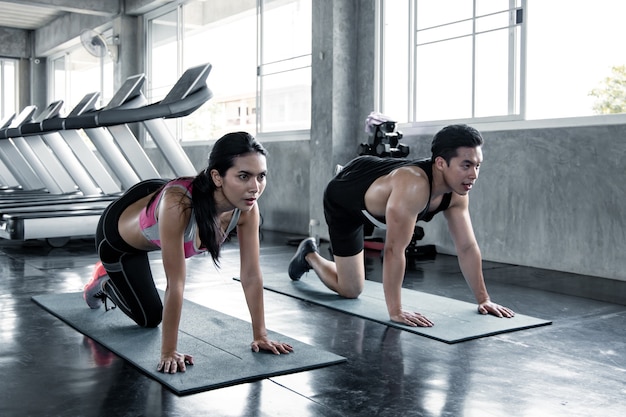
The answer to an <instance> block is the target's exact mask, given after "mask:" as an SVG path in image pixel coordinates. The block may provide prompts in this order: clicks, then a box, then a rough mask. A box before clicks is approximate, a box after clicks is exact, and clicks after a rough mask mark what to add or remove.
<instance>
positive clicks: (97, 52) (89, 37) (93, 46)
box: [80, 29, 118, 62]
mask: <svg viewBox="0 0 626 417" xmlns="http://www.w3.org/2000/svg"><path fill="white" fill-rule="evenodd" d="M80 42H81V43H82V44H83V47H84V48H85V49H86V50H87V52H89V53H90V54H91V55H93V56H95V57H98V58H102V57H104V56H106V55H107V54H108V55H109V57H110V58H111V60H112V61H113V62H117V52H118V51H117V47H118V46H117V45H115V44H113V43H107V41H106V39H104V36H102V35H101V34H99V33H98V32H96V31H95V30H89V29H88V30H83V31H82V33H81V34H80Z"/></svg>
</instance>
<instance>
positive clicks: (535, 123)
mask: <svg viewBox="0 0 626 417" xmlns="http://www.w3.org/2000/svg"><path fill="white" fill-rule="evenodd" d="M386 1H394V0H377V1H376V4H375V13H376V16H375V19H376V22H377V24H376V45H375V48H376V68H375V71H376V75H375V79H376V85H375V103H376V106H377V108H378V110H379V111H381V112H383V113H384V111H385V109H384V103H383V89H384V63H383V59H382V57H383V56H384V55H383V53H384V51H383V48H384V25H385V16H384V3H385V2H386ZM407 2H408V4H409V9H410V13H409V15H410V18H409V26H408V27H409V35H408V36H409V45H411V46H412V47H411V48H409V49H410V50H409V55H410V57H409V60H410V61H409V62H410V66H411V68H410V77H409V90H410V91H411V93H410V95H409V105H408V114H409V116H410V119H409V121H408V122H406V123H398V126H399V128H401V129H402V130H403V132H404V133H405V134H408V135H412V134H433V133H435V132H436V131H437V130H438V129H440V128H441V127H442V126H444V125H446V124H449V123H451V122H454V123H468V124H472V126H474V127H476V128H478V129H480V130H481V131H499V130H500V131H502V130H516V129H539V128H558V127H577V126H594V125H618V124H626V113H620V114H601V115H588V116H571V117H552V118H543V119H526V114H527V112H526V106H527V103H526V97H527V47H528V46H527V37H528V34H527V31H528V27H527V26H528V23H527V22H528V13H527V10H528V1H527V0H520V5H519V6H518V7H515V8H517V9H522V13H523V21H522V23H521V31H520V39H519V48H520V49H521V50H520V72H519V80H517V82H519V94H520V97H519V106H520V108H519V111H518V113H517V114H509V115H504V116H488V117H470V118H454V119H452V118H451V119H439V120H428V121H415V117H414V114H415V113H414V112H415V97H414V96H415V94H414V93H413V92H414V91H415V76H416V74H415V73H416V63H415V59H416V58H415V55H416V54H415V30H414V29H415V26H416V21H417V7H416V0H407ZM509 3H510V4H511V5H515V0H509ZM511 7H512V6H511ZM511 7H510V8H511ZM472 53H473V54H474V53H475V51H473V52H472ZM508 59H509V69H510V68H511V59H513V56H512V54H509V57H508ZM513 78H514V76H513V75H512V74H511V71H510V70H509V84H508V88H509V100H510V99H511V95H510V90H511V88H514V86H513V85H512V83H513V82H515V81H514V80H513V81H512V79H513ZM474 100H475V91H472V102H473V101H474ZM509 106H510V101H509ZM509 111H510V107H509ZM390 116H393V115H390Z"/></svg>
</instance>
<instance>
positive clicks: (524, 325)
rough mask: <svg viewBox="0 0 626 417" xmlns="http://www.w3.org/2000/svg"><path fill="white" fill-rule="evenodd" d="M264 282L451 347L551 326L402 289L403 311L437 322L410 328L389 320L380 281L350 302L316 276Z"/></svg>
mask: <svg viewBox="0 0 626 417" xmlns="http://www.w3.org/2000/svg"><path fill="white" fill-rule="evenodd" d="M235 279H236V280H238V278H235ZM263 281H264V285H263V286H264V288H265V289H267V290H270V291H274V292H277V293H280V294H284V295H288V296H291V297H295V298H298V299H301V300H305V301H309V302H311V303H314V304H319V305H322V306H325V307H329V308H332V309H335V310H338V311H341V312H344V313H348V314H352V315H355V316H358V317H362V318H365V319H368V320H373V321H376V322H379V323H383V324H386V325H388V326H393V327H397V328H399V329H403V330H406V331H409V332H413V333H417V334H419V335H422V336H426V337H429V338H431V339H435V340H439V341H441V342H445V343H450V344H452V343H458V342H463V341H466V340H471V339H477V338H480V337H486V336H493V335H496V334H500V333H507V332H513V331H517V330H523V329H529V328H532V327H538V326H545V325H548V324H551V323H552V322H551V321H547V320H542V319H538V318H535V317H530V316H525V315H523V314H519V313H516V315H515V317H513V318H498V317H495V316H491V315H482V314H479V313H478V311H477V307H478V306H477V304H472V303H468V302H465V301H459V300H454V299H452V298H446V297H441V296H438V295H432V294H427V293H424V292H420V291H415V290H409V289H406V288H403V289H402V305H403V308H404V309H405V310H408V311H416V312H418V313H421V314H423V315H425V316H426V317H428V318H429V319H430V320H431V321H432V322H433V323H435V325H434V326H433V327H410V326H406V325H403V324H400V323H395V322H392V321H391V320H389V313H388V312H387V306H386V304H385V297H384V294H383V285H382V284H381V283H378V282H374V281H367V280H366V281H365V289H364V290H363V293H362V294H361V295H360V296H359V298H356V299H347V298H343V297H340V296H338V295H337V294H335V293H334V292H333V291H331V290H329V289H328V288H326V286H325V285H324V284H322V282H321V281H320V280H319V279H318V278H317V276H315V275H314V274H313V275H311V274H309V275H308V276H305V277H303V279H302V280H300V281H292V280H290V279H289V277H288V276H287V274H265V275H264V277H263Z"/></svg>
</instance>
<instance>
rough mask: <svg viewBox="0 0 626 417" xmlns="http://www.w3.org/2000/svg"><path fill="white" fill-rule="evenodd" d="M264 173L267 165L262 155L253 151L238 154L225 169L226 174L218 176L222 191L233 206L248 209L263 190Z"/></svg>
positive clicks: (243, 209)
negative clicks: (232, 162) (232, 163)
mask: <svg viewBox="0 0 626 417" xmlns="http://www.w3.org/2000/svg"><path fill="white" fill-rule="evenodd" d="M266 175H267V165H266V160H265V156H264V155H262V154H260V153H258V152H253V153H248V154H245V155H241V156H238V157H236V158H235V160H234V165H233V166H232V167H230V168H229V169H228V171H226V175H224V177H220V179H221V182H222V184H221V186H222V192H223V193H224V196H225V197H226V199H227V200H228V202H229V203H230V204H232V205H233V206H234V207H236V208H238V209H240V210H242V211H249V210H251V209H252V207H254V205H255V204H256V200H257V199H258V198H259V197H260V196H261V194H262V193H263V190H265V177H266Z"/></svg>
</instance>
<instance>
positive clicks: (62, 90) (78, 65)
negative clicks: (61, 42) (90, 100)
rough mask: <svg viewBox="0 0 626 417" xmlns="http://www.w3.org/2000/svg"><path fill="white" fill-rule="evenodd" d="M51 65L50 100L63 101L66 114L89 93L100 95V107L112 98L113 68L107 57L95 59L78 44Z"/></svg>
mask: <svg viewBox="0 0 626 417" xmlns="http://www.w3.org/2000/svg"><path fill="white" fill-rule="evenodd" d="M48 65H49V67H48V73H49V74H51V75H52V76H51V77H50V79H51V80H52V82H51V85H50V94H49V97H51V98H52V101H55V100H63V104H64V110H65V112H66V113H69V112H70V111H71V110H72V108H73V107H74V106H76V105H77V104H78V103H79V102H80V100H81V99H82V98H83V97H84V96H85V95H86V94H89V93H93V92H100V103H99V104H100V105H101V106H104V105H106V104H107V103H108V102H109V100H110V99H111V98H112V97H113V93H114V91H113V77H114V75H113V71H114V68H113V61H112V60H111V58H110V56H109V55H108V54H107V55H105V56H104V57H102V58H100V57H96V56H93V55H91V54H90V53H89V52H88V51H87V50H86V49H85V48H83V47H82V46H81V45H77V46H74V47H72V48H70V49H68V50H67V51H65V52H64V53H63V54H62V55H57V56H53V57H51V58H50V59H49V60H48Z"/></svg>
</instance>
